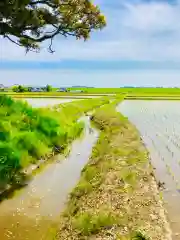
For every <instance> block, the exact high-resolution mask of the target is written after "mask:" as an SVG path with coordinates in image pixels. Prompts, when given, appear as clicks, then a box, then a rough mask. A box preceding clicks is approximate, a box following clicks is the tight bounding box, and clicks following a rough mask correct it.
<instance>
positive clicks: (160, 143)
mask: <svg viewBox="0 0 180 240" xmlns="http://www.w3.org/2000/svg"><path fill="white" fill-rule="evenodd" d="M118 110H120V111H121V112H122V113H123V114H124V115H125V116H127V117H128V118H129V120H130V121H131V122H132V123H133V124H135V125H136V127H137V128H138V130H139V131H140V133H141V135H142V139H143V141H144V143H145V144H146V146H147V148H148V150H149V152H150V157H151V162H152V165H153V166H154V167H155V168H156V169H155V175H156V178H157V180H159V181H161V182H164V183H165V189H164V191H163V197H164V200H165V206H166V208H167V211H168V217H169V221H170V223H171V227H172V231H173V239H174V240H179V239H180V101H164V100H163V101H160V100H158V101H144V100H134V101H133V100H129V101H124V102H123V103H122V104H121V105H119V107H118Z"/></svg>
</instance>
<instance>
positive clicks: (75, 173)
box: [0, 117, 98, 240]
mask: <svg viewBox="0 0 180 240" xmlns="http://www.w3.org/2000/svg"><path fill="white" fill-rule="evenodd" d="M82 120H84V121H85V123H86V128H85V133H84V136H83V137H82V138H80V139H78V140H76V141H75V142H74V143H73V144H72V150H71V153H70V155H69V156H68V157H67V158H66V159H64V160H62V159H61V158H62V156H57V158H56V161H54V162H53V163H50V164H49V165H47V166H46V168H45V169H44V170H43V172H41V173H40V174H39V175H36V176H35V177H34V179H33V180H32V181H31V182H30V183H29V185H28V186H27V187H26V188H24V189H22V190H20V191H19V192H17V193H16V194H15V195H14V197H13V198H11V199H8V200H4V201H3V202H2V203H1V204H0V239H1V240H7V239H16V240H26V239H27V240H32V239H34V240H41V239H43V240H44V239H51V238H50V236H51V234H53V233H52V232H53V231H54V229H55V228H56V227H57V224H58V216H59V215H60V212H61V211H62V209H63V207H64V205H65V203H66V200H67V196H68V194H69V193H70V192H71V190H72V189H73V188H74V187H75V185H76V184H77V182H78V180H79V177H80V174H81V170H82V169H83V167H84V165H85V164H86V163H87V161H88V158H89V156H90V154H91V151H92V147H93V145H94V144H95V142H96V141H97V138H98V132H96V131H95V130H93V133H90V131H89V125H90V122H89V119H88V117H84V118H83V119H82ZM59 160H60V161H59Z"/></svg>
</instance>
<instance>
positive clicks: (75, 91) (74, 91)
mask: <svg viewBox="0 0 180 240" xmlns="http://www.w3.org/2000/svg"><path fill="white" fill-rule="evenodd" d="M70 92H71V93H82V92H83V90H80V89H77V90H70Z"/></svg>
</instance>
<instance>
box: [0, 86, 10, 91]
mask: <svg viewBox="0 0 180 240" xmlns="http://www.w3.org/2000/svg"><path fill="white" fill-rule="evenodd" d="M7 91H8V87H5V86H4V85H3V84H0V92H7Z"/></svg>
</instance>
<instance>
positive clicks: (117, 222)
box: [55, 103, 169, 240]
mask: <svg viewBox="0 0 180 240" xmlns="http://www.w3.org/2000/svg"><path fill="white" fill-rule="evenodd" d="M114 105H115V104H114V103H112V104H110V105H109V106H105V107H102V108H100V109H98V110H97V111H96V112H95V114H94V115H93V117H92V120H93V123H94V124H95V125H96V126H97V127H98V128H99V129H100V130H101V133H100V138H99V140H98V142H97V144H96V146H95V147H94V149H93V152H92V156H91V159H90V161H89V164H88V165H87V166H86V167H85V168H84V169H83V171H82V176H81V179H80V181H79V183H78V185H77V186H76V188H75V189H74V190H73V192H72V193H71V195H70V198H69V201H68V204H67V208H66V210H65V211H64V213H63V214H62V215H61V217H60V224H59V230H58V233H57V235H56V237H55V239H69V240H70V239H103V240H105V239H107V240H109V239H121V240H130V239H134V240H137V239H141V240H143V239H144V240H147V239H153V240H167V239H169V238H168V225H167V223H166V219H165V215H164V212H163V208H162V205H161V202H160V198H159V195H158V191H157V188H156V184H155V181H154V176H153V171H152V168H151V166H150V165H149V160H148V153H147V151H146V149H145V147H144V145H143V144H142V142H141V139H140V137H139V134H138V132H137V130H136V129H135V128H134V126H132V125H131V124H130V123H129V121H128V120H127V119H126V118H125V117H123V116H122V115H121V114H119V113H117V112H116V111H115V106H114Z"/></svg>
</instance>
